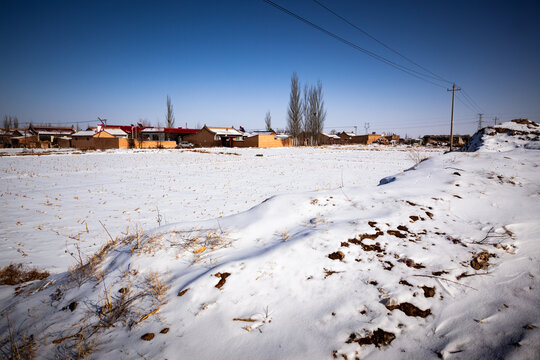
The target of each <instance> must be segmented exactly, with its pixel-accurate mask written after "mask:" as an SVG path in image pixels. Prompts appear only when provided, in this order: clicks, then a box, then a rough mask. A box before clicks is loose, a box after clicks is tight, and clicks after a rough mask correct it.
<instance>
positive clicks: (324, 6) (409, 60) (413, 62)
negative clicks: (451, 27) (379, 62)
mask: <svg viewBox="0 0 540 360" xmlns="http://www.w3.org/2000/svg"><path fill="white" fill-rule="evenodd" d="M313 2H314V3H316V4H317V5H319V6H320V7H322V8H323V9H325V10H327V11H328V12H330V13H332V14H333V15H335V16H336V17H338V18H339V19H341V20H343V21H344V22H346V23H347V24H349V25H350V26H352V27H353V28H355V29H356V30H358V31H360V32H362V33H363V34H364V35H366V36H367V37H369V38H370V39H372V40H374V41H376V42H377V43H379V44H380V45H382V46H384V47H385V48H386V49H388V50H390V51H392V52H393V53H394V54H397V55H399V56H400V57H401V58H403V59H405V60H406V61H408V62H410V63H411V64H413V65H416V66H417V67H419V68H420V69H422V70H424V71H426V72H428V73H430V74H431V75H433V76H434V78H435V79H437V80H439V81H443V82H446V83H448V84H451V83H452V82H451V81H449V80H446V79H445V78H443V77H442V76H440V75H437V74H435V73H434V72H432V71H430V70H429V69H427V68H425V67H423V66H422V65H420V64H418V63H417V62H415V61H413V60H411V59H410V58H408V57H406V56H405V55H403V54H402V53H400V52H399V51H397V50H395V49H393V48H391V47H390V46H388V45H386V44H385V43H383V42H382V41H380V40H378V39H377V38H375V37H374V36H373V35H371V34H369V33H368V32H367V31H365V30H364V29H362V28H360V27H359V26H358V25H356V24H353V23H352V22H350V21H349V20H347V19H346V18H345V17H343V16H341V15H339V14H338V13H336V12H335V11H333V10H332V9H330V8H328V7H327V6H326V5H324V4H322V3H321V2H320V1H318V0H313Z"/></svg>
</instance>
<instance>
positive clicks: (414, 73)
mask: <svg viewBox="0 0 540 360" xmlns="http://www.w3.org/2000/svg"><path fill="white" fill-rule="evenodd" d="M263 1H264V2H266V3H267V4H269V5H272V6H273V7H275V8H276V9H278V10H280V11H282V12H284V13H285V14H287V15H290V16H292V17H294V18H295V19H297V20H300V21H301V22H303V23H305V24H307V25H309V26H311V27H313V28H314V29H317V30H319V31H321V32H322V33H325V34H326V35H328V36H330V37H333V38H334V39H336V40H338V41H340V42H342V43H344V44H345V45H348V46H350V47H352V48H354V49H356V50H358V51H360V52H363V53H364V54H366V55H368V56H371V57H372V58H374V59H376V60H379V61H381V62H383V63H385V64H387V65H390V66H392V67H394V68H396V69H398V70H400V71H403V72H404V73H407V74H409V75H411V76H414V77H416V78H418V79H420V80H423V81H425V82H428V83H430V84H432V85H435V86H438V87H441V88H445V86H443V85H441V84H438V83H435V82H433V81H431V80H428V79H426V78H432V79H435V80H437V81H441V80H439V79H437V78H435V77H433V76H430V75H426V74H423V73H420V72H418V71H416V70H413V69H410V68H407V67H405V66H403V65H399V64H397V63H395V62H393V61H391V60H389V59H386V58H385V57H382V56H380V55H377V54H375V53H374V52H371V51H369V50H367V49H364V48H363V47H361V46H358V45H356V44H354V43H352V42H350V41H349V40H346V39H344V38H342V37H341V36H339V35H336V34H334V33H333V32H331V31H328V30H326V29H324V28H322V27H321V26H319V25H316V24H314V23H312V22H311V21H309V20H307V19H306V18H304V17H302V16H300V15H298V14H296V13H294V12H292V11H290V10H288V9H286V8H284V7H282V6H280V5H278V4H276V3H275V2H273V1H271V0H263Z"/></svg>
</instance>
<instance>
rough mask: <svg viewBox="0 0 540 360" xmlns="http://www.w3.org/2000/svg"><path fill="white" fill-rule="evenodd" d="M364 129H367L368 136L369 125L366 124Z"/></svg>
mask: <svg viewBox="0 0 540 360" xmlns="http://www.w3.org/2000/svg"><path fill="white" fill-rule="evenodd" d="M364 129H366V134H369V123H364Z"/></svg>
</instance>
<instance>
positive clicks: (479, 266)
mask: <svg viewBox="0 0 540 360" xmlns="http://www.w3.org/2000/svg"><path fill="white" fill-rule="evenodd" d="M494 256H495V255H494V254H490V253H489V252H487V251H485V250H484V251H482V252H481V253H480V254H478V255H476V256H474V257H473V259H472V260H471V267H472V268H473V269H474V270H485V269H487V267H488V266H489V265H490V264H489V259H490V258H491V257H494Z"/></svg>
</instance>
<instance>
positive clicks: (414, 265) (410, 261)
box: [403, 259, 425, 269]
mask: <svg viewBox="0 0 540 360" xmlns="http://www.w3.org/2000/svg"><path fill="white" fill-rule="evenodd" d="M403 262H404V263H405V265H407V266H408V267H412V268H415V269H423V268H425V266H424V265H422V264H421V263H417V262H415V261H414V260H413V259H405V260H403Z"/></svg>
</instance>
